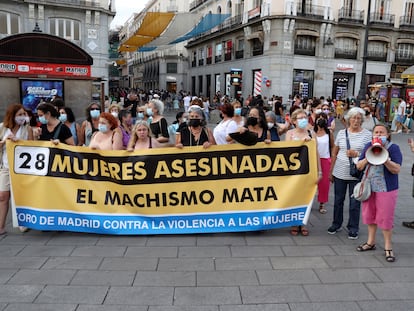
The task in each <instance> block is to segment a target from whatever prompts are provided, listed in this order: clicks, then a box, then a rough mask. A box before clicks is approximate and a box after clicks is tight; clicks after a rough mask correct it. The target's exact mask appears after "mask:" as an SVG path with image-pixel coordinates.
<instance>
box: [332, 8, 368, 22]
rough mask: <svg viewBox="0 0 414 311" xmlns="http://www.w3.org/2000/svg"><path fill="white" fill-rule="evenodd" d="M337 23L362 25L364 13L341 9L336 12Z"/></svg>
mask: <svg viewBox="0 0 414 311" xmlns="http://www.w3.org/2000/svg"><path fill="white" fill-rule="evenodd" d="M338 22H339V23H353V24H363V23H364V11H357V10H348V9H345V8H341V9H339V11H338Z"/></svg>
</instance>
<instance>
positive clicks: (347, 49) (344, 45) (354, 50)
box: [335, 38, 358, 59]
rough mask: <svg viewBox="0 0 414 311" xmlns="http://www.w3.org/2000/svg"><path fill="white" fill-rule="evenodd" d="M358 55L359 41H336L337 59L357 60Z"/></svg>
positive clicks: (350, 39)
mask: <svg viewBox="0 0 414 311" xmlns="http://www.w3.org/2000/svg"><path fill="white" fill-rule="evenodd" d="M357 54H358V44H357V40H356V39H354V38H337V39H335V58H346V59H356V58H357Z"/></svg>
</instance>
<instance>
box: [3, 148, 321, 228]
mask: <svg viewBox="0 0 414 311" xmlns="http://www.w3.org/2000/svg"><path fill="white" fill-rule="evenodd" d="M7 155H8V159H9V165H10V178H11V189H12V210H13V225H14V226H25V227H29V228H32V229H36V230H54V231H75V232H88V233H98V234H119V235H140V234H151V235H153V234H191V233H213V232H237V231H255V230H267V229H274V228H281V227H288V226H294V225H301V224H306V223H307V221H308V218H309V214H310V210H311V206H312V202H313V198H314V195H315V193H316V188H317V154H316V144H315V142H314V141H311V142H306V143H305V142H274V143H271V144H269V145H266V144H264V143H258V144H257V145H255V146H251V147H246V146H243V145H239V144H231V145H225V146H212V147H210V148H208V149H203V148H202V147H185V148H184V149H177V148H158V149H149V150H144V151H139V152H127V151H96V150H91V149H89V148H87V147H74V146H68V145H65V144H59V145H57V146H55V145H53V144H52V143H51V142H39V141H18V142H12V141H8V142H7Z"/></svg>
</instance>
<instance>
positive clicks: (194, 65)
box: [191, 51, 197, 67]
mask: <svg viewBox="0 0 414 311" xmlns="http://www.w3.org/2000/svg"><path fill="white" fill-rule="evenodd" d="M196 66H197V51H193V60H192V61H191V67H196Z"/></svg>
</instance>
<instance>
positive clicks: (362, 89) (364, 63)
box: [357, 0, 371, 103]
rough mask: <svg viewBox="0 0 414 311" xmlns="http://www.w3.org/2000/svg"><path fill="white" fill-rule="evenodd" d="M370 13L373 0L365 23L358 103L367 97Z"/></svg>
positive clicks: (369, 3) (369, 5) (369, 4)
mask: <svg viewBox="0 0 414 311" xmlns="http://www.w3.org/2000/svg"><path fill="white" fill-rule="evenodd" d="M370 15H371V0H368V10H367V24H366V25H365V36H364V51H363V55H362V70H361V84H360V85H359V93H358V98H357V99H358V103H359V102H360V101H361V100H364V99H365V91H366V77H365V76H366V74H367V54H368V35H369V28H370Z"/></svg>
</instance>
